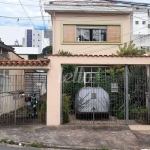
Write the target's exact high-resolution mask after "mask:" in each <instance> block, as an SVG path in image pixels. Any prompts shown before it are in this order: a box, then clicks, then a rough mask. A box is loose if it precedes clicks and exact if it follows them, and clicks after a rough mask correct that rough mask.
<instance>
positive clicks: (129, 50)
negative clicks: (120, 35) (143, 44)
mask: <svg viewBox="0 0 150 150" xmlns="http://www.w3.org/2000/svg"><path fill="white" fill-rule="evenodd" d="M143 54H145V51H143V50H138V48H137V47H135V44H134V43H133V41H131V42H130V43H129V44H127V43H124V45H123V47H121V46H120V45H119V51H117V55H119V56H142V55H143Z"/></svg>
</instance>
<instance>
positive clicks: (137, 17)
mask: <svg viewBox="0 0 150 150" xmlns="http://www.w3.org/2000/svg"><path fill="white" fill-rule="evenodd" d="M136 21H138V22H139V24H136V23H135V22H136ZM142 21H145V22H146V24H142ZM133 31H134V32H133V34H138V35H143V34H148V13H147V12H135V13H134V14H133Z"/></svg>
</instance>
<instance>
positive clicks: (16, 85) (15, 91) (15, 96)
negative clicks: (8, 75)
mask: <svg viewBox="0 0 150 150" xmlns="http://www.w3.org/2000/svg"><path fill="white" fill-rule="evenodd" d="M14 84H15V91H14V92H15V97H14V99H15V118H14V119H15V120H14V125H16V98H17V94H16V91H17V87H16V86H17V75H15V83H14Z"/></svg>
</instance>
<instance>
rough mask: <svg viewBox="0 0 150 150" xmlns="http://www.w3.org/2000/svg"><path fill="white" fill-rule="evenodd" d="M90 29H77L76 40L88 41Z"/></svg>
mask: <svg viewBox="0 0 150 150" xmlns="http://www.w3.org/2000/svg"><path fill="white" fill-rule="evenodd" d="M89 40H90V31H89V30H88V29H77V41H89Z"/></svg>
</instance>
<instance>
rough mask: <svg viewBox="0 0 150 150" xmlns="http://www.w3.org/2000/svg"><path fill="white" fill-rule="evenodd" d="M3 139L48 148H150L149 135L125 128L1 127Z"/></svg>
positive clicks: (122, 149)
mask: <svg viewBox="0 0 150 150" xmlns="http://www.w3.org/2000/svg"><path fill="white" fill-rule="evenodd" d="M0 137H1V138H8V139H10V140H13V141H16V142H22V141H23V142H43V143H45V144H47V145H49V146H56V147H67V148H103V147H108V148H111V149H120V150H140V149H141V148H150V140H149V139H150V133H148V132H146V133H144V132H140V131H138V132H133V131H131V130H130V129H129V127H128V126H126V125H104V124H103V125H99V126H58V127H55V126H16V127H1V128H0ZM145 139H147V140H145Z"/></svg>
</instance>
